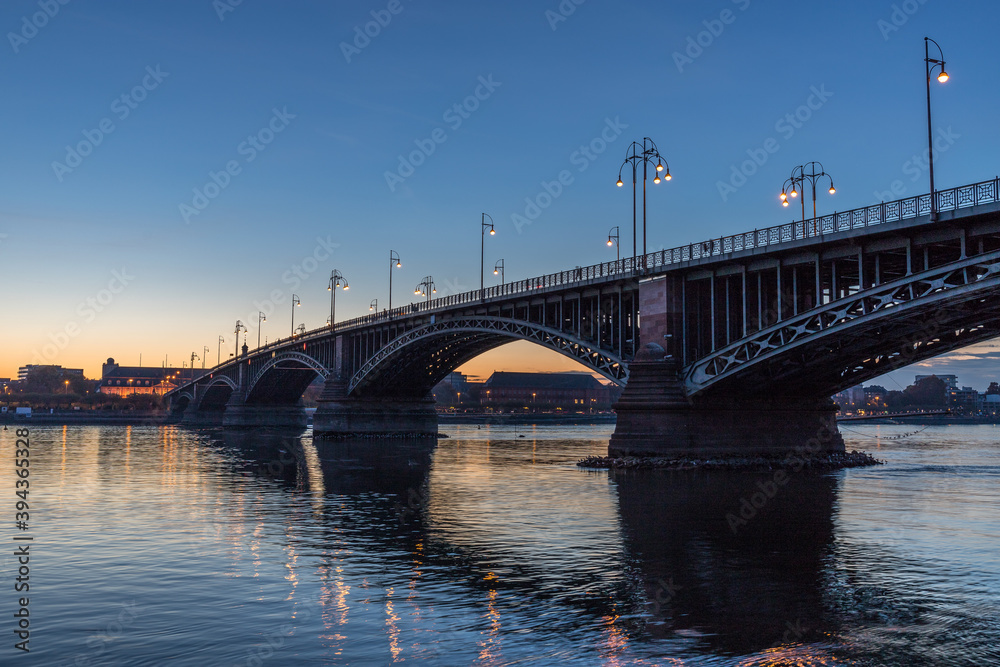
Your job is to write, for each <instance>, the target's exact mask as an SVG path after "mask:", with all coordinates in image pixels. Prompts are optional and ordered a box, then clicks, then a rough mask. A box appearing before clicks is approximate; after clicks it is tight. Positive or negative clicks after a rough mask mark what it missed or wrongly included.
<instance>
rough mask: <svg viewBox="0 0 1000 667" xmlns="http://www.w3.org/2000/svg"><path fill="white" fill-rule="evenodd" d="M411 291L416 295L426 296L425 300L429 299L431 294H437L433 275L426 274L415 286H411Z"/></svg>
mask: <svg viewBox="0 0 1000 667" xmlns="http://www.w3.org/2000/svg"><path fill="white" fill-rule="evenodd" d="M413 293H414V294H415V295H417V296H426V297H427V300H428V301H430V300H431V294H437V287H435V285H434V277H433V276H426V277H425V278H424V279H423V281H422V282H419V283H417V286H416V287H415V288H413Z"/></svg>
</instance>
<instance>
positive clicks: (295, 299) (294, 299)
mask: <svg viewBox="0 0 1000 667" xmlns="http://www.w3.org/2000/svg"><path fill="white" fill-rule="evenodd" d="M301 305H302V300H301V299H299V297H298V295H297V294H293V295H292V338H295V307H296V306H301Z"/></svg>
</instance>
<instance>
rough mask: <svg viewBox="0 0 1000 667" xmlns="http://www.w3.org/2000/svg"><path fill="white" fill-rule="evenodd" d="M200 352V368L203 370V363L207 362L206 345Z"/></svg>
mask: <svg viewBox="0 0 1000 667" xmlns="http://www.w3.org/2000/svg"><path fill="white" fill-rule="evenodd" d="M201 352H202V354H201V367H202V368H204V367H205V362H207V361H208V345H206V346H205V347H204V349H203V350H202V351H201Z"/></svg>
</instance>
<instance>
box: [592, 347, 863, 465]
mask: <svg viewBox="0 0 1000 667" xmlns="http://www.w3.org/2000/svg"><path fill="white" fill-rule="evenodd" d="M615 411H616V412H617V413H618V422H617V425H616V426H615V432H614V435H612V436H611V442H610V443H609V444H608V454H609V456H675V455H690V456H713V457H714V456H746V455H757V454H763V455H781V454H786V453H789V452H798V453H799V454H800V455H801V456H809V455H818V454H822V453H828V452H843V451H844V440H843V438H842V437H841V435H840V432H839V431H838V430H837V422H836V418H835V413H836V408H835V407H834V405H833V403H831V402H830V401H829V400H825V401H823V400H802V399H795V398H788V397H775V398H768V397H761V396H727V397H719V398H714V399H705V400H696V401H689V400H688V399H687V397H686V396H685V394H684V389H683V385H682V383H681V379H680V377H679V376H678V373H677V365H676V362H675V361H674V359H672V358H666V357H665V355H664V352H663V348H662V347H660V346H658V345H655V344H647V345H645V346H644V347H643V349H642V351H641V352H640V354H639V355H637V356H636V359H635V360H634V361H633V362H632V363H631V364H629V382H628V385H627V386H626V388H625V391H624V392H623V393H622V396H621V399H619V401H618V403H617V404H616V405H615Z"/></svg>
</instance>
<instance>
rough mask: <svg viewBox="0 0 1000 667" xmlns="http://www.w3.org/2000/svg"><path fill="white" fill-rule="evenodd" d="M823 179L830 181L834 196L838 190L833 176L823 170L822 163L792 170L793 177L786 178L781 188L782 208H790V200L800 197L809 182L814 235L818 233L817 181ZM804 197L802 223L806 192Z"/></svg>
mask: <svg viewBox="0 0 1000 667" xmlns="http://www.w3.org/2000/svg"><path fill="white" fill-rule="evenodd" d="M807 167H808V168H809V171H808V172H807V171H806V168H807ZM817 168H818V169H819V171H816V170H817ZM823 177H826V178H829V179H830V189H829V192H830V194H831V195H832V194H834V193H835V192H837V188H835V187H833V176H831V175H830V174H828V173H826V172H825V171H824V170H823V165H822V164H821V163H819V162H806V163H805V164H803V165H799V166H798V167H795V168H794V169H792V175H791V176H789V177H788V178H786V179H785V183H784V185H782V186H781V195H780V198H781V205H782V206H788V198H789V197H792V198H793V199H794V198H795V197H798V196H799V190H800V189H802V190H804V189H805V184H806V181H808V182H809V184H810V185H812V199H813V234H815V233H816V181H817V180H818V179H820V178H823ZM789 186H790V187H791V190H789V189H788V188H789ZM802 195H803V196H802V221H803V222H805V219H806V200H805V192H803V193H802Z"/></svg>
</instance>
